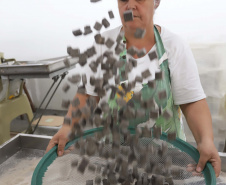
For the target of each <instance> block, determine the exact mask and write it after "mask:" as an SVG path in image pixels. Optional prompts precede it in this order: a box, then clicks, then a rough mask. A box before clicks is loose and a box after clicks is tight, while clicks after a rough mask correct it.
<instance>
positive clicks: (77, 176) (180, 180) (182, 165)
mask: <svg viewBox="0 0 226 185" xmlns="http://www.w3.org/2000/svg"><path fill="white" fill-rule="evenodd" d="M120 140H121V147H120V156H121V157H122V158H123V159H124V160H126V159H127V158H128V157H127V154H126V151H127V152H128V151H129V150H131V148H130V146H129V144H128V143H127V142H126V140H124V138H123V137H121V139H120ZM102 142H104V140H103V141H102ZM138 142H139V143H140V145H139V146H140V147H141V148H139V149H136V151H134V153H135V155H136V158H138V159H139V158H140V157H142V152H144V150H142V149H144V148H146V147H148V146H153V149H154V151H153V153H151V154H150V155H148V160H147V161H146V163H145V164H144V165H142V164H140V163H138V164H137V166H138V171H139V173H140V174H143V173H144V172H145V171H144V169H146V168H147V164H150V162H153V163H155V171H154V172H152V173H148V177H149V178H151V177H152V176H153V175H158V176H164V177H166V176H171V177H172V179H173V182H174V184H178V185H182V184H186V185H193V184H194V185H203V184H205V179H204V177H203V176H194V175H193V173H192V172H189V171H187V166H188V165H189V164H196V162H195V161H194V159H193V158H192V157H191V156H190V155H188V154H187V153H185V152H183V151H181V150H179V149H178V148H175V147H174V146H173V145H172V144H171V143H169V142H165V141H163V140H160V139H155V138H140V139H139V141H138ZM163 144H167V152H166V153H165V154H164V156H160V155H159V154H158V151H159V150H160V148H161V146H162V145H163ZM72 146H73V145H72ZM103 151H104V152H106V151H107V152H108V153H109V154H112V153H114V151H113V150H112V144H111V142H110V144H107V145H104V149H103ZM80 152H81V151H80V150H79V149H76V148H75V147H73V150H72V151H71V152H70V153H69V154H66V155H64V156H62V157H59V158H57V159H56V160H55V161H54V162H53V163H52V164H51V165H50V166H49V167H48V169H47V171H46V173H45V175H44V177H43V185H47V184H48V185H49V184H56V185H58V184H59V185H64V184H65V185H66V184H78V185H82V184H84V185H85V184H86V181H87V180H93V181H95V178H96V177H97V176H99V175H100V176H102V174H103V172H104V171H105V170H106V169H105V168H104V167H105V166H106V165H107V163H109V162H112V163H115V159H112V158H111V157H109V158H107V159H106V158H103V157H99V155H98V153H96V154H95V155H94V156H92V157H87V158H88V159H89V164H94V165H95V166H96V167H97V166H101V172H97V170H96V171H95V172H91V171H89V170H88V169H87V168H86V170H85V172H84V174H81V173H80V172H79V171H77V167H72V166H71V164H72V163H73V161H76V160H78V164H79V163H80V162H81V160H82V158H83V157H84V156H83V155H80ZM167 159H168V160H170V161H171V162H172V164H171V165H170V167H169V169H168V170H167V168H166V160H167ZM133 165H134V163H133V164H130V165H129V169H133ZM101 178H102V177H101ZM103 179H104V177H103V178H102V180H103ZM94 184H95V183H94ZM131 184H135V182H134V183H131ZM166 184H167V183H166Z"/></svg>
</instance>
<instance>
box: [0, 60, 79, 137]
mask: <svg viewBox="0 0 226 185" xmlns="http://www.w3.org/2000/svg"><path fill="white" fill-rule="evenodd" d="M78 60H79V59H78V58H69V57H67V56H66V57H65V56H64V57H58V58H52V59H47V60H41V61H33V62H31V61H20V62H16V61H13V62H7V63H3V64H0V75H1V77H2V78H8V79H9V80H12V79H29V78H52V79H53V83H52V85H51V86H50V88H49V90H48V92H47V93H46V95H45V97H44V98H43V100H42V102H41V104H40V105H39V107H38V109H37V111H36V113H35V115H34V117H33V119H32V121H31V123H30V124H29V127H28V129H27V131H26V133H34V131H35V130H36V128H37V127H38V124H39V121H40V119H41V117H42V115H41V116H40V117H39V120H38V122H37V124H36V126H35V127H34V129H32V127H31V124H32V122H33V121H34V119H35V117H36V115H37V112H38V110H39V109H40V108H41V106H42V105H43V103H44V102H45V101H46V98H47V96H48V95H49V94H50V92H51V90H52V89H53V87H54V85H55V84H56V82H57V81H58V80H59V79H60V81H59V82H58V84H57V85H56V87H55V89H54V90H53V92H52V94H51V95H50V98H49V100H48V101H47V104H46V106H45V108H44V109H46V108H47V107H48V105H49V103H50V101H51V100H52V98H53V96H54V94H55V92H56V90H57V89H58V87H59V85H60V84H61V82H62V80H63V79H64V78H65V76H66V75H67V74H68V70H70V69H72V68H74V67H75V64H76V63H77V62H78Z"/></svg>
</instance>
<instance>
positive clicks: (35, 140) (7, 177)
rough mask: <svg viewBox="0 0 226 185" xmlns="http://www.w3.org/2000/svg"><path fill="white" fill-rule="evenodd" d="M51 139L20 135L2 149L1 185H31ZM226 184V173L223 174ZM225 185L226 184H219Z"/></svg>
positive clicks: (221, 178) (0, 164) (0, 158)
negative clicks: (33, 175) (34, 173)
mask: <svg viewBox="0 0 226 185" xmlns="http://www.w3.org/2000/svg"><path fill="white" fill-rule="evenodd" d="M50 138H51V137H49V136H41V135H27V134H19V135H17V136H15V137H14V138H12V139H11V140H10V141H9V142H7V143H5V144H4V145H2V146H1V147H0V185H5V184H7V185H30V183H31V178H32V174H33V171H34V169H35V167H36V165H37V164H38V162H39V161H40V160H41V158H42V156H44V153H45V149H46V146H47V145H48V143H49V140H50ZM218 180H220V181H221V182H222V181H223V182H226V173H223V172H222V173H221V176H220V179H218ZM218 184H219V185H223V184H224V183H218Z"/></svg>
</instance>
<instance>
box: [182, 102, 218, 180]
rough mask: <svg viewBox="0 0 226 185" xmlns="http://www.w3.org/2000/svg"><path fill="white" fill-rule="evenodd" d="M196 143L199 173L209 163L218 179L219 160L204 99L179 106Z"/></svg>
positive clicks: (209, 115)
mask: <svg viewBox="0 0 226 185" xmlns="http://www.w3.org/2000/svg"><path fill="white" fill-rule="evenodd" d="M180 108H181V110H182V112H183V114H184V116H185V118H186V120H187V123H188V126H189V128H190V129H191V131H192V133H193V136H194V138H195V140H196V143H197V149H198V151H199V153H200V159H199V162H198V165H197V168H196V171H197V172H201V171H202V170H203V169H204V167H205V164H206V162H207V161H209V162H210V163H211V164H212V166H213V168H214V170H215V174H216V176H217V177H218V176H219V175H220V171H221V159H220V157H219V155H218V151H217V149H216V147H215V145H214V141H213V140H214V139H213V129H212V119H211V114H210V111H209V108H208V104H207V102H206V99H203V100H200V101H197V102H193V103H188V104H183V105H180Z"/></svg>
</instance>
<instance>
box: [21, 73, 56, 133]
mask: <svg viewBox="0 0 226 185" xmlns="http://www.w3.org/2000/svg"><path fill="white" fill-rule="evenodd" d="M52 79H53V83H52V85H51V86H50V88H49V90H48V92H47V93H46V95H45V97H44V98H43V100H42V102H41V104H40V105H39V107H38V109H37V110H36V113H35V114H34V116H33V118H32V120H31V122H30V123H29V126H28V128H27V130H26V132H25V133H28V134H33V131H32V127H31V124H32V122H33V121H34V119H35V117H36V116H37V113H38V111H39V110H40V108H41V106H42V105H43V103H44V102H45V100H46V98H47V96H48V95H49V93H50V91H51V90H52V88H53V86H54V85H55V83H56V82H57V81H58V79H59V76H58V75H57V76H54V77H53V78H52Z"/></svg>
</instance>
